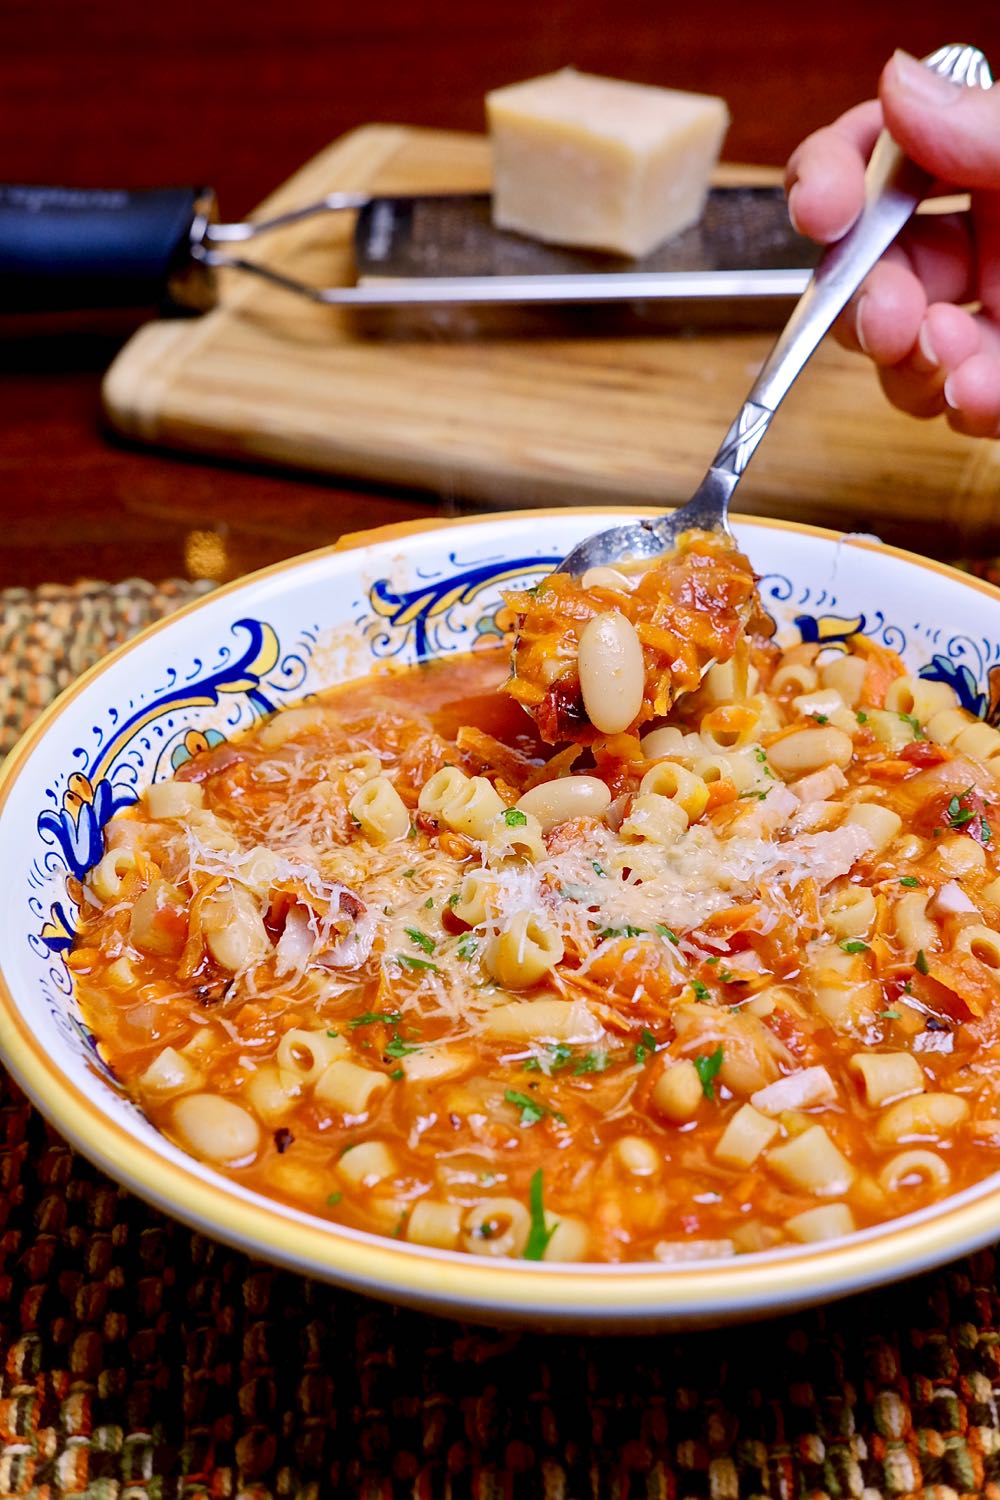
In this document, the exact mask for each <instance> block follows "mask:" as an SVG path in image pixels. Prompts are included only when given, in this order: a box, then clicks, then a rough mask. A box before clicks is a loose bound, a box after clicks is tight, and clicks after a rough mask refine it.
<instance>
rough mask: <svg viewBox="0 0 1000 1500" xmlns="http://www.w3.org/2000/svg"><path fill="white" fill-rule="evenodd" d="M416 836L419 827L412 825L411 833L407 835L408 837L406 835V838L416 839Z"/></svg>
mask: <svg viewBox="0 0 1000 1500" xmlns="http://www.w3.org/2000/svg"><path fill="white" fill-rule="evenodd" d="M416 836H417V825H416V823H411V824H410V831H409V833H408V834H407V835H406V837H407V838H408V839H415V838H416Z"/></svg>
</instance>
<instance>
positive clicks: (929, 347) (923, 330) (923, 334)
mask: <svg viewBox="0 0 1000 1500" xmlns="http://www.w3.org/2000/svg"><path fill="white" fill-rule="evenodd" d="M917 348H918V349H919V351H920V354H921V357H922V358H923V360H924V362H925V363H926V364H927V367H928V373H930V371H931V370H936V369H937V368H938V366H939V365H940V363H941V361H940V360H939V359H938V357H937V354H936V353H935V352H934V345H933V344H932V343H931V336H930V334H929V333H928V331H927V324H926V323H921V325H920V332H919V333H918V334H917Z"/></svg>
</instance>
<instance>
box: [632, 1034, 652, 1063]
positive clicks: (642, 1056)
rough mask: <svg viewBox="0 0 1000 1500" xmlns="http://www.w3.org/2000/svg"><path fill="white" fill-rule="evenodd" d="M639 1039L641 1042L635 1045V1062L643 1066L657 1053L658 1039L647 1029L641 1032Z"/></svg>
mask: <svg viewBox="0 0 1000 1500" xmlns="http://www.w3.org/2000/svg"><path fill="white" fill-rule="evenodd" d="M639 1037H640V1040H639V1041H638V1042H636V1044H635V1060H636V1062H637V1063H640V1064H641V1063H644V1062H645V1061H646V1058H647V1057H652V1055H653V1053H654V1052H655V1051H656V1037H655V1036H654V1035H653V1033H652V1032H651V1031H647V1030H646V1028H645V1027H643V1029H642V1031H640V1033H639Z"/></svg>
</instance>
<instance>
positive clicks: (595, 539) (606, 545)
mask: <svg viewBox="0 0 1000 1500" xmlns="http://www.w3.org/2000/svg"><path fill="white" fill-rule="evenodd" d="M924 63H925V65H926V66H927V67H928V68H930V69H931V70H932V71H933V72H935V73H938V74H940V75H941V77H942V78H948V79H950V80H951V82H952V83H954V84H955V85H956V86H959V87H960V86H962V85H968V86H970V87H973V88H975V87H978V88H983V89H988V88H989V87H990V86H991V85H992V82H993V79H992V76H991V74H990V68H989V64H988V63H987V61H986V58H985V57H984V56H983V54H982V53H981V52H980V51H979V50H978V48H976V47H967V46H962V45H959V44H956V45H953V46H950V47H941V48H939V50H938V51H937V52H932V53H931V55H930V57H925V58H924ZM932 183H933V179H932V178H931V176H930V174H929V173H927V172H924V171H923V170H922V169H921V168H920V167H918V166H916V165H915V164H914V163H913V162H912V161H910V160H908V158H907V157H905V156H904V155H903V153H902V152H901V151H900V149H899V147H898V146H897V145H896V143H895V141H894V140H893V139H892V137H891V136H890V135H889V132H888V131H886V130H883V132H882V134H881V135H880V136H879V138H878V140H877V142H876V144H875V149H874V151H873V152H872V156H871V161H870V162H869V164H868V170H867V172H866V174H865V206H864V209H863V210H862V212H861V215H860V217H859V218H858V219H857V221H856V222H855V224H854V225H853V226H852V228H851V229H849V230H848V232H847V234H845V235H844V237H843V239H840V240H838V241H837V242H836V244H834V245H831V246H830V248H829V249H828V250H827V251H826V252H825V254H824V255H823V257H822V259H821V260H820V262H819V264H818V266H817V267H816V270H815V271H814V272H813V275H812V279H811V280H810V282H809V285H808V286H807V287H806V289H805V291H804V292H803V293H802V296H801V297H800V298H799V300H798V302H797V303H796V305H795V308H794V311H793V312H792V315H791V317H790V318H789V320H788V322H787V323H786V325H785V327H784V330H783V331H782V333H781V334H780V335H779V337H778V340H777V343H776V344H775V345H774V348H773V349H772V350H771V352H770V354H769V355H768V356H767V359H766V360H765V361H764V366H763V368H762V370H761V372H760V374H759V375H758V376H757V379H756V380H755V381H754V383H753V385H752V386H751V388H750V391H749V393H748V395H747V398H746V400H745V401H744V403H743V406H742V408H741V409H740V413H739V416H738V417H737V418H736V421H735V422H734V423H733V425H732V426H731V427H730V429H729V431H728V432H727V433H726V437H725V441H724V442H723V444H722V447H721V448H720V449H719V451H718V453H717V454H716V455H715V457H714V458H713V460H712V463H711V466H710V468H709V470H708V473H707V474H706V475H705V477H704V479H703V480H702V481H701V484H700V485H699V486H698V488H697V489H696V490H695V492H694V494H693V495H692V497H691V499H690V500H689V501H688V503H687V504H686V505H685V506H684V507H683V508H682V509H680V510H672V511H669V512H668V513H667V514H666V515H664V516H662V517H659V518H657V519H656V520H649V521H633V522H630V523H627V524H626V525H624V526H613V527H611V529H610V530H608V531H601V532H598V533H597V535H596V536H591V537H587V539H586V540H585V541H582V542H580V543H578V545H577V546H575V547H574V548H573V550H572V552H571V553H570V554H569V556H568V557H567V558H565V560H564V561H563V562H562V563H560V565H559V567H558V568H557V569H556V571H557V572H558V573H571V574H575V575H580V574H583V573H586V571H587V570H588V568H594V567H599V566H609V565H610V566H614V564H615V563H619V562H622V561H624V560H626V559H631V558H644V557H656V556H658V555H660V554H661V553H664V552H670V551H671V550H672V549H673V548H674V547H675V546H676V544H677V538H678V536H679V535H680V533H681V532H682V531H687V530H688V529H689V528H691V527H697V528H698V529H699V530H703V531H712V530H718V531H722V532H724V533H725V534H726V535H727V536H732V530H731V528H730V525H729V497H730V496H731V495H732V493H733V490H734V489H735V488H736V486H737V484H739V482H740V479H741V477H742V475H743V471H744V469H745V468H746V466H747V464H748V463H749V462H750V459H751V458H752V457H753V454H754V451H755V449H756V447H757V444H758V443H759V442H760V440H761V438H762V437H763V436H764V434H765V432H766V431H767V429H768V427H769V426H770V424H771V418H772V417H773V416H774V413H775V411H776V410H777V408H778V406H779V405H780V403H781V400H782V397H784V396H785V395H786V394H787V392H788V390H789V388H790V387H791V386H792V384H793V383H794V381H795V379H796V378H797V376H798V375H799V373H800V372H801V370H802V368H803V366H804V365H805V364H806V362H807V360H808V359H809V358H810V356H811V355H812V354H813V353H814V351H815V350H816V348H817V346H818V345H819V343H820V341H821V340H822V338H823V336H824V334H826V332H827V331H828V329H829V328H830V326H831V324H832V323H833V321H834V319H835V318H836V317H837V315H838V313H840V312H842V311H843V309H844V308H845V307H846V305H847V303H848V302H849V301H850V299H851V297H852V296H853V295H854V293H855V291H857V289H858V287H859V286H860V284H861V282H862V281H863V280H864V279H865V277H866V276H867V275H868V272H869V271H870V270H871V269H872V267H873V266H874V265H875V262H876V261H877V260H878V259H879V257H880V256H881V255H882V253H883V251H885V250H887V249H888V248H889V246H890V245H891V244H892V242H893V240H894V239H895V238H896V236H897V235H898V234H899V232H900V230H901V229H902V228H903V225H904V224H906V222H907V220H908V219H909V218H910V217H911V215H912V214H913V212H914V210H915V209H916V207H917V204H918V203H919V202H920V201H921V199H922V198H924V197H926V196H927V194H928V192H929V190H930V188H931V186H932Z"/></svg>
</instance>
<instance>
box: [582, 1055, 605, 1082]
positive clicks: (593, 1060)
mask: <svg viewBox="0 0 1000 1500" xmlns="http://www.w3.org/2000/svg"><path fill="white" fill-rule="evenodd" d="M607 1066H608V1054H607V1053H606V1052H586V1053H584V1055H583V1057H581V1058H580V1061H579V1062H578V1063H577V1065H576V1067H575V1068H574V1069H573V1077H574V1078H578V1077H579V1076H580V1074H581V1073H603V1072H604V1070H605V1068H606V1067H607Z"/></svg>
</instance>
